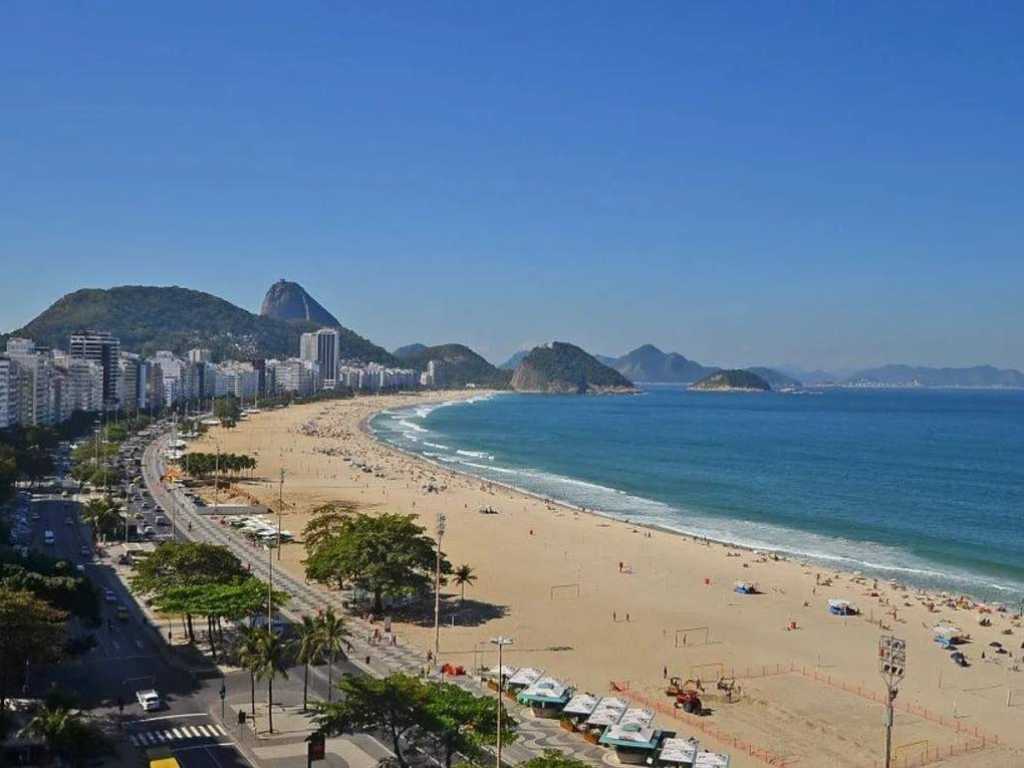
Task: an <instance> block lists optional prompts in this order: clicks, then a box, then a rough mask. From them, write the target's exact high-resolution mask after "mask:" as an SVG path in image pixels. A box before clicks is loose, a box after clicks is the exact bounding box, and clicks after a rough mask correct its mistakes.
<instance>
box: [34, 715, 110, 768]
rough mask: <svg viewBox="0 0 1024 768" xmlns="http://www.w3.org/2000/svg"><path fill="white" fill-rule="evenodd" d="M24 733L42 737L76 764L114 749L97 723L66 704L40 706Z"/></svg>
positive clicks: (44, 741) (68, 760)
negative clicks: (60, 705) (65, 706)
mask: <svg viewBox="0 0 1024 768" xmlns="http://www.w3.org/2000/svg"><path fill="white" fill-rule="evenodd" d="M21 732H22V734H24V735H26V736H32V737H34V738H37V739H41V740H42V741H43V743H44V744H46V746H47V747H49V749H50V750H51V751H52V752H54V753H56V754H58V755H60V756H61V757H62V758H63V759H64V760H65V761H67V763H68V764H69V765H72V766H76V767H77V766H85V765H88V764H89V763H90V762H91V761H93V760H94V759H95V758H97V757H100V756H102V755H106V754H113V752H114V750H113V745H112V744H111V742H110V740H109V739H107V737H106V736H105V735H104V734H103V732H102V731H101V730H100V729H99V728H98V727H97V726H96V724H95V723H93V722H91V721H90V720H88V719H86V718H85V717H84V716H83V715H82V714H81V713H79V712H76V711H74V710H71V709H66V708H64V707H48V706H42V707H40V708H39V709H38V710H36V713H35V715H34V716H33V717H32V719H31V720H29V722H28V723H27V724H26V726H25V727H24V728H23V729H22V731H21Z"/></svg>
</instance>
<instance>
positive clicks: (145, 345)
mask: <svg viewBox="0 0 1024 768" xmlns="http://www.w3.org/2000/svg"><path fill="white" fill-rule="evenodd" d="M318 327H320V326H319V325H316V324H313V323H308V322H286V321H284V320H276V319H274V318H270V317H261V316H259V315H254V314H253V313H251V312H247V311H246V310H244V309H242V308H241V307H236V306H235V305H234V304H232V303H231V302H229V301H225V300H224V299H221V298H218V297H217V296H213V295H211V294H209V293H204V292H202V291H195V290H191V289H189V288H179V287H177V286H174V287H154V286H134V285H132V286H120V287H117V288H110V289H93V288H86V289H82V290H79V291H75V292H74V293H69V294H68V295H66V296H64V297H63V298H61V299H59V300H58V301H57V302H55V303H54V304H53V305H51V306H50V307H49V308H48V309H47V310H45V311H44V312H43V313H42V314H40V315H39V316H38V317H36V318H35V319H34V320H32V321H31V322H30V323H29V324H28V325H26V326H24V327H23V328H19V329H17V330H16V331H14V332H13V334H12V335H14V336H24V337H26V338H29V339H32V340H33V341H35V342H36V343H37V344H44V345H46V346H49V347H53V348H55V349H67V348H68V342H69V339H70V336H71V333H72V331H76V330H80V329H84V328H92V329H97V330H104V331H110V332H111V333H112V334H113V335H114V336H116V337H117V338H118V339H120V341H121V349H122V350H125V351H129V352H140V353H143V354H152V353H154V352H156V351H157V350H163V349H166V350H170V351H172V352H175V353H177V354H184V353H186V352H187V351H188V350H189V349H192V348H194V347H208V348H209V349H210V350H212V352H213V354H214V357H215V359H224V358H233V359H239V360H244V359H248V358H261V357H267V358H269V357H296V356H297V355H298V353H299V336H300V334H302V333H303V332H305V331H310V330H315V329H316V328H318ZM339 330H340V331H341V346H342V356H343V357H351V358H355V359H360V360H365V361H376V362H380V363H385V364H394V363H395V360H394V358H393V357H392V356H391V355H390V354H388V353H387V352H386V351H385V350H383V349H381V348H380V347H378V346H376V345H375V344H373V343H371V342H369V341H367V340H366V339H364V338H363V337H361V336H359V335H358V334H356V333H354V332H352V331H350V330H348V329H347V328H340V329H339Z"/></svg>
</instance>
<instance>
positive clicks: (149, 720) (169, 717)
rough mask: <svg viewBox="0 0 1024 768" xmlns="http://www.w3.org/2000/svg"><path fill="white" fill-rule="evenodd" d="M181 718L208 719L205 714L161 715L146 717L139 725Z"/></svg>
mask: <svg viewBox="0 0 1024 768" xmlns="http://www.w3.org/2000/svg"><path fill="white" fill-rule="evenodd" d="M183 717H209V715H208V714H206V713H205V712H185V713H184V714H181V715H161V716H160V717H147V718H145V719H144V720H139V722H140V723H155V722H156V721H157V720H178V719H180V718H183Z"/></svg>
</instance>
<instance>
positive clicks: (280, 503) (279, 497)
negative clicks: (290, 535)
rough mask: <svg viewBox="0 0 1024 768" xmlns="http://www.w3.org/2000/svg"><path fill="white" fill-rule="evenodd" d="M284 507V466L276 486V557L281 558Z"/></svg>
mask: <svg viewBox="0 0 1024 768" xmlns="http://www.w3.org/2000/svg"><path fill="white" fill-rule="evenodd" d="M283 508H284V467H282V468H281V482H280V484H279V485H278V487H277V559H278V560H280V559H281V510H282V509H283Z"/></svg>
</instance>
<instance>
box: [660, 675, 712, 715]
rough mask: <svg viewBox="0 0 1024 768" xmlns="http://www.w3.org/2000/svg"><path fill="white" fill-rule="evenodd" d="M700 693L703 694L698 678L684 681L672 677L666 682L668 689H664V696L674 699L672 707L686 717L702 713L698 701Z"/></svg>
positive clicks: (702, 708) (702, 687)
mask: <svg viewBox="0 0 1024 768" xmlns="http://www.w3.org/2000/svg"><path fill="white" fill-rule="evenodd" d="M702 693H704V686H703V685H702V684H701V682H700V678H697V679H695V680H685V681H684V680H681V679H680V678H678V677H673V678H671V679H670V680H669V681H668V687H667V688H666V689H665V694H666V695H667V696H672V697H673V698H674V699H675V703H674V704H673V706H675V707H676V709H681V710H683V712H685V713H686V714H688V715H699V714H701V713H702V712H703V711H704V707H703V706H702V704H701V701H700V694H702Z"/></svg>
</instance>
